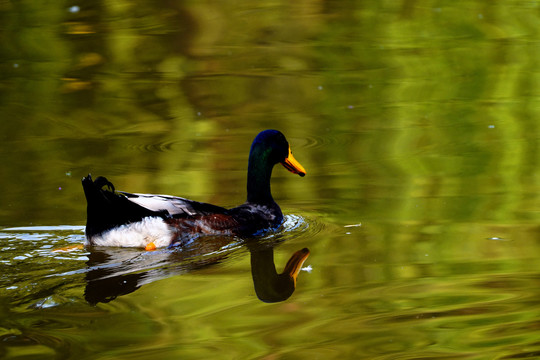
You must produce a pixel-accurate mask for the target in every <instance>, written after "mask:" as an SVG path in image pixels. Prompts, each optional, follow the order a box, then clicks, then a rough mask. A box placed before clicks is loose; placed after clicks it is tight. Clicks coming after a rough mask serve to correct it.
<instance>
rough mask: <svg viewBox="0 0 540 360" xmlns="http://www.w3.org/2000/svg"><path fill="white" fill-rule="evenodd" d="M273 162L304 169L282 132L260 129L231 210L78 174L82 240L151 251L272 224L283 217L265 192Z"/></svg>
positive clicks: (255, 231)
mask: <svg viewBox="0 0 540 360" xmlns="http://www.w3.org/2000/svg"><path fill="white" fill-rule="evenodd" d="M277 163H281V164H282V165H283V166H284V167H285V168H286V169H287V170H289V171H290V172H292V173H293V174H298V175H300V176H302V177H303V176H304V175H305V174H306V170H304V168H303V167H302V165H300V163H298V161H296V160H295V158H294V157H293V155H292V152H291V148H290V146H289V143H288V142H287V139H285V136H284V135H283V134H282V133H281V132H279V131H277V130H265V131H262V132H261V133H259V134H258V135H257V136H256V137H255V139H254V140H253V144H252V145H251V150H250V153H249V162H248V173H247V201H246V202H245V203H243V204H242V205H240V206H238V207H235V208H232V209H226V208H223V207H220V206H216V205H212V204H207V203H202V202H198V201H193V200H188V199H184V198H181V197H176V196H169V195H150V194H132V193H128V192H124V191H116V190H115V188H114V185H113V184H112V183H111V182H109V181H108V180H107V179H106V178H104V177H98V178H97V179H96V180H95V181H93V180H92V177H91V176H90V175H88V176H86V177H84V178H83V179H82V185H83V189H84V194H85V196H86V202H87V222H86V231H85V234H86V245H93V246H124V247H141V248H145V249H146V250H154V249H156V248H160V247H168V246H183V245H186V244H188V243H190V242H192V241H193V240H194V239H196V238H197V237H199V236H205V235H230V236H240V237H251V236H256V235H260V234H263V233H264V232H265V231H268V230H271V229H276V228H277V227H279V226H280V225H281V223H282V222H283V214H282V212H281V209H280V208H279V206H278V204H276V202H275V201H274V199H273V198H272V194H271V192H270V176H271V174H272V169H273V167H274V165H275V164H277Z"/></svg>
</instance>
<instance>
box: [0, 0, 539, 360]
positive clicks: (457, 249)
mask: <svg viewBox="0 0 540 360" xmlns="http://www.w3.org/2000/svg"><path fill="white" fill-rule="evenodd" d="M74 5H77V6H79V8H78V10H77V9H74V8H70V6H74ZM156 5H157V6H156ZM538 14H539V13H538V2H536V1H530V2H522V1H507V2H500V3H486V2H479V1H471V2H456V3H452V4H442V3H437V2H433V1H416V2H411V1H403V2H368V3H365V2H344V1H332V2H320V1H303V2H294V3H272V2H257V3H252V2H247V1H245V2H235V3H212V2H210V3H200V2H194V1H186V2H179V1H177V2H167V3H159V4H156V3H137V4H135V3H129V2H122V1H121V2H115V3H102V4H101V3H93V4H86V3H85V4H45V3H36V2H26V3H24V2H23V3H21V2H19V3H12V2H4V3H1V4H0V116H1V119H2V120H1V121H0V137H1V139H2V142H1V145H0V160H1V161H2V165H3V166H2V171H1V172H0V189H2V190H0V203H1V204H2V206H0V226H2V227H12V226H30V225H61V224H70V225H83V224H84V222H85V211H84V197H83V194H82V191H81V187H80V182H79V179H80V178H81V177H82V176H84V175H86V174H87V173H88V172H91V173H92V174H94V175H105V176H107V177H109V178H110V179H111V181H113V182H114V183H115V185H117V187H118V188H119V189H123V190H126V191H133V192H150V193H166V194H175V195H179V196H187V197H190V198H193V199H195V200H200V201H205V202H212V203H216V204H218V205H223V206H229V205H230V206H232V205H235V204H238V203H241V202H242V201H244V197H245V190H244V187H245V167H246V164H247V154H248V149H249V145H250V143H251V140H252V138H253V136H254V135H255V134H256V133H257V132H258V131H260V130H261V129H264V128H278V129H280V130H281V131H283V132H284V133H285V135H286V136H287V138H288V139H289V140H290V141H291V145H292V148H293V151H294V154H295V157H296V158H297V159H298V160H299V161H300V162H301V163H302V164H303V165H304V166H305V167H306V169H307V171H308V176H307V177H306V178H304V179H302V180H298V179H297V178H293V177H290V176H289V174H287V173H286V172H285V171H282V170H281V169H279V170H278V169H276V171H274V178H273V182H272V190H273V193H274V197H275V199H276V200H277V201H278V202H279V203H280V205H281V206H282V208H283V209H284V211H285V212H286V213H295V214H301V215H302V216H304V217H306V219H310V223H311V225H312V226H313V227H315V228H317V229H318V230H317V231H313V232H308V233H307V235H308V236H304V237H302V236H300V237H299V238H298V239H296V238H295V239H288V241H287V242H285V243H284V244H283V247H282V248H280V249H279V251H277V252H276V262H277V263H279V264H284V263H285V262H286V260H287V257H288V256H289V255H290V254H291V253H292V252H293V251H295V250H297V249H299V248H302V247H308V248H309V249H310V250H311V253H312V255H311V256H310V258H309V260H308V263H311V265H312V266H313V269H314V271H313V272H312V273H311V274H302V277H301V279H300V280H301V281H300V282H299V289H298V290H297V292H296V293H295V294H294V295H293V296H292V297H291V299H290V300H288V301H287V302H284V303H280V304H274V305H267V304H262V303H260V302H258V301H256V299H255V295H254V294H253V289H252V283H251V279H250V275H249V256H248V254H247V252H245V253H243V256H238V257H237V258H233V259H229V260H228V261H225V262H224V264H222V265H220V266H218V267H215V268H212V269H210V270H203V271H202V272H200V273H195V274H192V273H189V274H182V275H178V276H173V277H169V278H166V279H164V280H161V281H156V282H153V283H151V284H148V285H145V286H144V287H142V288H141V289H139V290H138V291H136V292H134V293H132V294H129V295H126V296H124V297H122V298H120V299H118V300H117V301H114V302H111V303H109V304H106V305H99V306H97V307H89V306H88V305H86V304H85V303H84V300H83V291H84V290H83V288H84V279H82V277H79V278H77V280H73V279H74V278H76V277H77V275H73V276H71V277H69V276H68V277H67V280H65V283H64V282H62V281H64V280H62V281H60V280H58V278H54V277H53V278H44V276H45V275H49V274H50V273H52V274H60V273H64V272H68V271H70V270H78V269H81V267H82V266H81V265H80V264H79V262H80V260H76V259H73V258H69V256H68V259H69V260H66V259H64V260H60V259H56V260H54V259H53V260H50V259H49V257H47V256H41V255H40V254H42V253H39V252H38V255H37V256H35V257H27V258H26V259H24V260H18V261H17V262H15V261H14V258H17V257H20V256H25V254H26V253H32V252H33V251H35V249H36V248H39V245H38V244H39V240H36V242H34V241H26V240H24V241H23V240H20V239H14V238H12V237H4V238H0V241H2V242H3V249H4V251H3V252H2V253H1V254H2V259H1V260H3V261H7V262H8V263H9V264H10V265H9V266H8V265H6V263H2V266H4V265H6V271H4V274H10V275H6V276H8V277H6V279H5V280H4V281H5V282H4V283H5V284H7V283H9V282H10V281H12V282H18V281H25V280H21V279H26V281H28V284H29V285H28V286H29V289H30V290H29V292H30V294H31V295H30V296H29V298H25V299H26V300H25V301H23V303H24V304H25V305H28V304H29V303H36V302H38V301H39V300H42V299H43V298H46V297H45V296H40V294H41V290H42V289H43V288H48V287H50V288H53V289H57V290H55V291H56V297H53V298H51V299H49V301H51V302H52V303H55V302H56V303H60V304H61V305H57V306H52V307H51V308H48V309H35V308H32V309H27V308H26V307H25V306H22V305H20V303H19V302H18V300H17V299H18V298H17V296H16V295H13V292H11V293H10V291H12V290H13V289H12V290H9V289H8V288H9V286H6V288H2V289H0V290H1V291H2V298H5V299H7V300H5V301H3V302H2V314H3V315H4V314H8V315H6V316H5V317H4V318H5V319H8V320H6V321H3V322H2V323H3V324H7V325H2V330H1V335H0V336H4V335H5V336H15V337H14V338H7V339H8V340H9V341H12V342H11V343H10V344H15V345H13V346H10V347H9V348H8V349H7V350H6V348H5V347H2V348H1V349H2V350H1V351H2V352H0V354H2V355H3V356H4V355H5V356H8V357H14V358H16V357H17V356H19V357H22V356H24V355H25V354H26V355H28V356H42V358H47V357H49V358H53V357H55V355H56V356H57V357H58V358H70V357H77V358H84V356H83V357H80V356H82V355H81V354H86V355H85V356H87V357H88V358H99V356H98V355H97V354H102V355H100V356H101V358H110V357H125V356H130V357H131V358H148V357H155V356H157V355H160V356H162V357H163V358H166V357H170V358H172V357H177V356H178V355H181V356H183V357H188V358H203V357H204V358H208V357H209V356H212V355H215V352H216V351H220V352H222V353H223V354H224V355H225V356H226V357H230V358H233V357H242V358H245V357H253V358H259V357H263V356H268V357H276V358H314V357H317V356H318V357H320V358H336V357H340V358H342V357H354V358H366V359H372V358H381V359H382V358H388V359H390V358H391V359H406V358H415V357H431V358H443V357H447V358H457V357H463V356H469V357H470V358H478V359H483V358H494V357H496V356H498V357H500V358H504V357H505V356H508V357H510V356H516V357H519V356H537V354H538V351H539V349H538V345H537V337H536V333H537V331H536V330H537V327H538V326H537V325H538V324H537V320H536V319H537V318H538V306H537V303H536V301H535V299H536V298H537V297H538V294H537V290H536V289H537V288H538V286H537V285H538V284H537V282H538V273H539V272H538V267H537V266H536V263H537V261H536V258H537V255H538V253H539V252H540V251H539V247H538V241H537V239H538V238H539V230H540V228H539V225H538V224H539V223H540V221H539V220H540V212H539V195H538V194H539V193H540V189H539V184H540V181H539V172H538V168H539V158H540V157H539V154H538V140H539V135H538V134H539V129H538V121H537V119H538V118H539V115H540V114H539V112H540V101H539V100H540V97H539V96H540V91H539V84H540V82H539V71H538V68H537V65H536V63H537V59H538V58H539V57H540V53H539V52H540V48H539V47H538V42H539V30H538V29H539V28H538ZM351 225H355V226H351ZM345 226H349V227H345ZM72 235H73V236H74V237H75V239H78V238H80V234H72ZM47 239H48V238H47ZM53 239H54V241H55V242H56V243H61V244H62V245H65V243H67V244H71V243H72V242H73V241H72V240H69V239H67V240H66V238H63V237H59V238H56V237H53ZM497 239H500V240H497ZM19 240H20V241H19ZM6 241H7V242H9V244H8V245H6V243H5V242H6ZM43 241H45V240H43ZM51 241H52V240H51ZM56 243H55V244H56ZM43 251H45V250H43ZM76 256H85V254H84V253H79V254H76ZM47 259H49V260H47ZM13 264H15V265H13ZM304 275H305V276H304ZM32 284H33V285H32ZM36 284H37V285H36ZM40 284H41V285H40ZM32 289H35V290H34V292H32ZM179 289H181V291H180V292H179ZM21 296H23V295H21ZM66 299H71V300H66ZM66 302H67V303H68V304H66ZM70 302H71V303H70ZM4 318H3V319H4ZM124 328H129V329H131V331H130V332H129V333H125V332H124V331H123V329H124ZM21 329H22V330H21ZM104 329H105V330H104ZM3 339H4V338H3ZM70 349H71V350H70Z"/></svg>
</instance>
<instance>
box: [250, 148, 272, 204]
mask: <svg viewBox="0 0 540 360" xmlns="http://www.w3.org/2000/svg"><path fill="white" fill-rule="evenodd" d="M268 150H269V149H266V150H265V149H261V148H260V147H257V146H254V147H252V148H251V151H250V153H249V164H248V174H247V201H248V202H250V203H255V204H268V203H272V202H274V199H273V198H272V193H271V192H270V177H271V176H272V168H273V167H274V164H271V163H270V161H269V159H268V156H269V153H270V151H268Z"/></svg>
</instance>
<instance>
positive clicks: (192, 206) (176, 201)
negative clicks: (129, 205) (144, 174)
mask: <svg viewBox="0 0 540 360" xmlns="http://www.w3.org/2000/svg"><path fill="white" fill-rule="evenodd" d="M117 192H118V193H120V194H122V195H124V196H125V197H126V198H127V199H128V200H129V201H131V202H133V203H135V204H137V205H139V206H142V207H144V208H146V209H148V210H151V211H157V212H162V211H167V212H168V213H169V214H170V216H172V217H175V218H182V217H189V216H196V215H210V214H222V213H224V212H225V211H227V209H225V208H222V207H220V206H216V205H212V204H208V203H203V202H198V201H194V200H189V199H184V198H181V197H177V196H171V195H153V194H132V193H127V192H124V191H117Z"/></svg>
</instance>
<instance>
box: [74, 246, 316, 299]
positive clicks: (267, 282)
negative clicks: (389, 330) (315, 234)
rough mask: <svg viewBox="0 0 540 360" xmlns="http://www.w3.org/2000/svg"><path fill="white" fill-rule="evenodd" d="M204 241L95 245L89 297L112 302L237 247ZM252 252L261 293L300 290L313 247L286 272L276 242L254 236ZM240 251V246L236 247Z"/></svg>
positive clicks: (283, 295)
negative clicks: (140, 247) (181, 245)
mask: <svg viewBox="0 0 540 360" xmlns="http://www.w3.org/2000/svg"><path fill="white" fill-rule="evenodd" d="M205 240H207V241H203V242H199V244H204V245H202V246H197V247H192V248H189V249H183V250H182V251H177V250H163V251H154V252H142V253H141V252H138V251H135V250H131V251H130V250H128V249H122V248H110V247H99V248H98V247H96V248H92V249H91V252H90V254H89V260H88V262H87V265H88V270H87V273H86V289H85V294H84V296H85V299H86V301H88V302H89V303H91V304H94V305H95V304H97V303H100V302H103V303H106V302H110V301H112V300H114V299H115V298H117V297H118V296H121V295H127V294H129V293H132V292H134V291H135V290H137V289H139V288H140V287H141V286H143V285H145V284H149V283H152V282H154V281H157V280H160V279H164V278H167V277H170V276H174V275H178V274H182V273H189V272H193V271H197V270H199V269H204V268H207V267H209V266H213V265H217V264H219V263H220V262H222V261H223V260H225V259H226V258H227V257H229V255H231V253H232V252H233V251H234V246H233V247H232V250H228V251H227V250H223V249H224V247H227V246H229V245H231V240H233V239H232V238H231V237H209V238H208V239H205ZM245 245H246V247H247V248H248V250H249V252H250V257H251V274H252V278H253V285H254V288H255V293H256V294H257V297H258V298H259V299H260V300H261V301H263V302H267V303H272V302H279V301H284V300H287V299H288V298H289V297H290V296H291V295H292V294H293V292H294V291H295V288H296V281H297V278H298V274H299V273H300V271H301V269H302V265H303V264H304V261H305V260H306V259H307V258H308V256H309V254H310V252H309V250H308V249H307V248H304V249H301V250H298V251H296V252H295V253H294V254H293V255H292V256H291V257H290V259H289V261H288V262H287V264H286V265H285V268H284V270H283V272H282V273H281V274H278V272H277V271H276V266H275V264H274V247H275V245H276V244H267V243H264V244H261V243H259V242H257V241H250V242H248V243H246V244H245ZM236 250H239V246H237V247H236Z"/></svg>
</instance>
